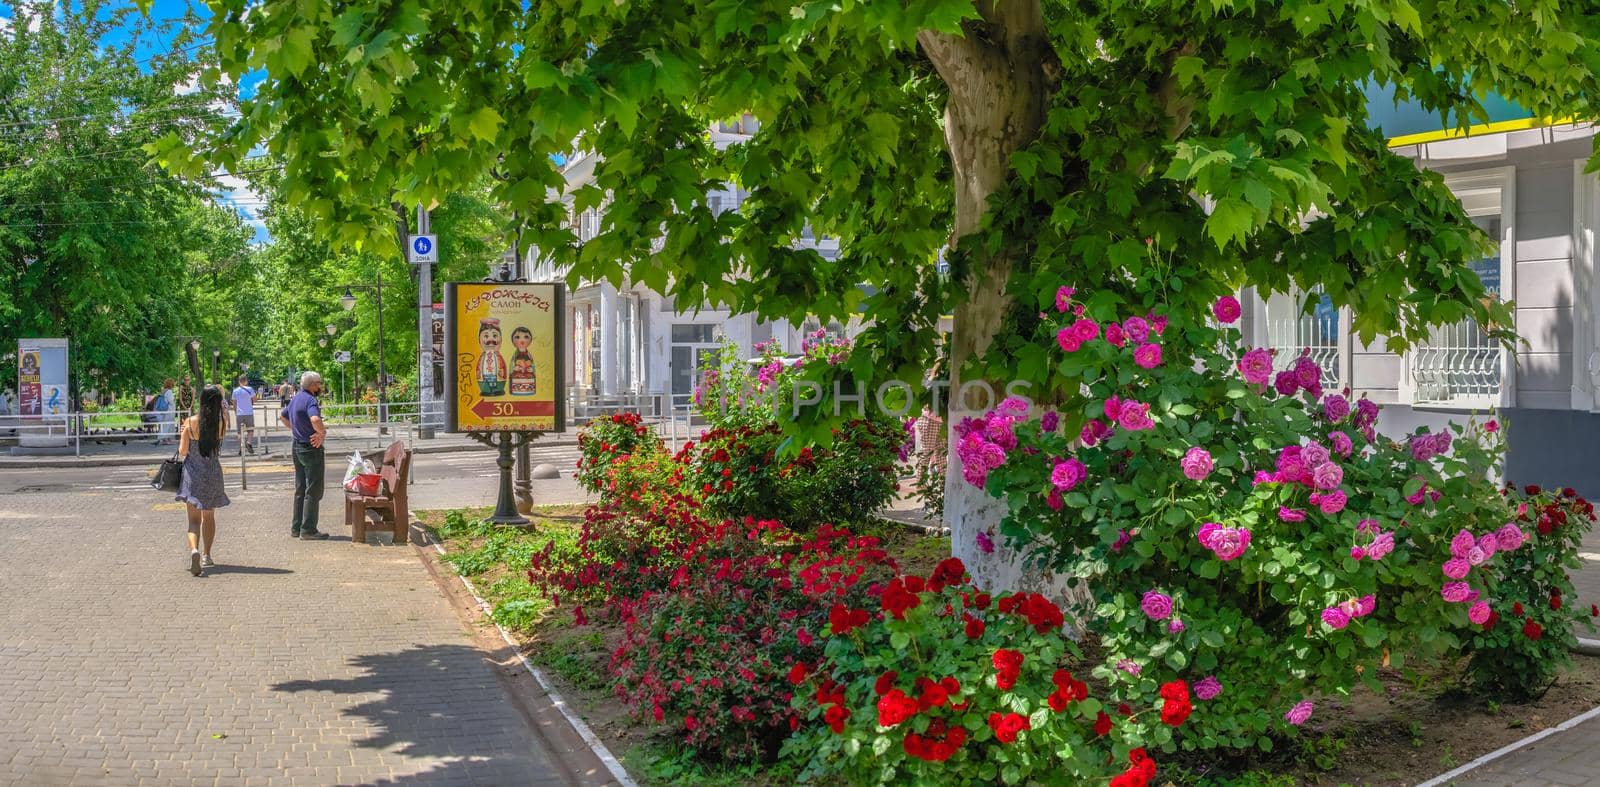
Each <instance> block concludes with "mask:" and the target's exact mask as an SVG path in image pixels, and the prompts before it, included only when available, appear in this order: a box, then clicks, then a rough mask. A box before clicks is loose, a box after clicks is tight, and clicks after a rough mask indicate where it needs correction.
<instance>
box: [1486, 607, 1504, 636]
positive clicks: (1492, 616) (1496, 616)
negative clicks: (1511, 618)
mask: <svg viewBox="0 0 1600 787" xmlns="http://www.w3.org/2000/svg"><path fill="white" fill-rule="evenodd" d="M1499 622H1500V613H1498V612H1495V611H1493V610H1490V612H1489V619H1488V620H1485V621H1484V622H1483V630H1484V631H1488V630H1489V629H1492V628H1494V625H1495V624H1496V623H1499Z"/></svg>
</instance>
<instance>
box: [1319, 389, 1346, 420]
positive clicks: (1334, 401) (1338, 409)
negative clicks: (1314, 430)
mask: <svg viewBox="0 0 1600 787" xmlns="http://www.w3.org/2000/svg"><path fill="white" fill-rule="evenodd" d="M1349 414H1350V400H1349V399H1346V398H1344V397H1343V396H1340V395H1339V394H1336V393H1335V394H1328V395H1327V396H1325V397H1323V399H1322V416H1323V417H1324V418H1327V419H1328V420H1329V421H1331V422H1333V423H1338V422H1340V421H1343V420H1344V417H1345V416H1347V415H1349Z"/></svg>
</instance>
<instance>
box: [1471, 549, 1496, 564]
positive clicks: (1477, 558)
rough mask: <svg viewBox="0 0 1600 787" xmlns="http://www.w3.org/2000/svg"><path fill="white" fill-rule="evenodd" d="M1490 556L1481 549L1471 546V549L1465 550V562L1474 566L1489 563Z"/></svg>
mask: <svg viewBox="0 0 1600 787" xmlns="http://www.w3.org/2000/svg"><path fill="white" fill-rule="evenodd" d="M1491 555H1492V553H1490V552H1485V551H1484V549H1483V547H1480V546H1477V545H1473V547H1472V548H1471V549H1469V550H1467V562H1468V563H1471V564H1472V565H1474V566H1481V565H1483V564H1484V563H1487V562H1489V558H1490V556H1491Z"/></svg>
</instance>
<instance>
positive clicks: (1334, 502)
mask: <svg viewBox="0 0 1600 787" xmlns="http://www.w3.org/2000/svg"><path fill="white" fill-rule="evenodd" d="M1346 502H1348V499H1347V498H1346V497H1345V494H1344V492H1340V491H1333V492H1324V493H1323V495H1322V497H1321V499H1319V500H1318V501H1317V508H1320V509H1322V513H1324V514H1327V515H1328V516H1333V515H1334V514H1337V513H1339V512H1340V511H1343V510H1344V507H1345V503H1346Z"/></svg>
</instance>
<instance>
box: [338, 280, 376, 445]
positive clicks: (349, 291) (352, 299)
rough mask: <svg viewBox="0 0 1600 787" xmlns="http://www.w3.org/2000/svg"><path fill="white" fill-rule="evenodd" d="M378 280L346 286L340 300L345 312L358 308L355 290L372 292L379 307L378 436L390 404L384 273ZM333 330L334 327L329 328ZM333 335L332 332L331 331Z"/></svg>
mask: <svg viewBox="0 0 1600 787" xmlns="http://www.w3.org/2000/svg"><path fill="white" fill-rule="evenodd" d="M375 274H376V277H377V278H376V279H375V281H374V283H372V284H346V285H344V296H343V297H341V298H339V303H340V305H342V306H344V310H345V311H351V310H353V309H355V308H356V296H355V293H354V292H353V290H363V291H365V290H370V291H371V292H372V294H373V297H374V299H375V300H376V302H377V306H378V424H379V426H378V434H383V433H384V431H385V428H384V426H383V424H385V423H387V422H388V420H389V418H388V413H389V410H388V402H389V395H388V394H389V373H388V371H387V370H386V369H385V368H384V364H383V271H382V270H377V271H375ZM328 327H329V328H332V327H333V326H331V325H330V326H328ZM329 332H330V333H332V331H329Z"/></svg>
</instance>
